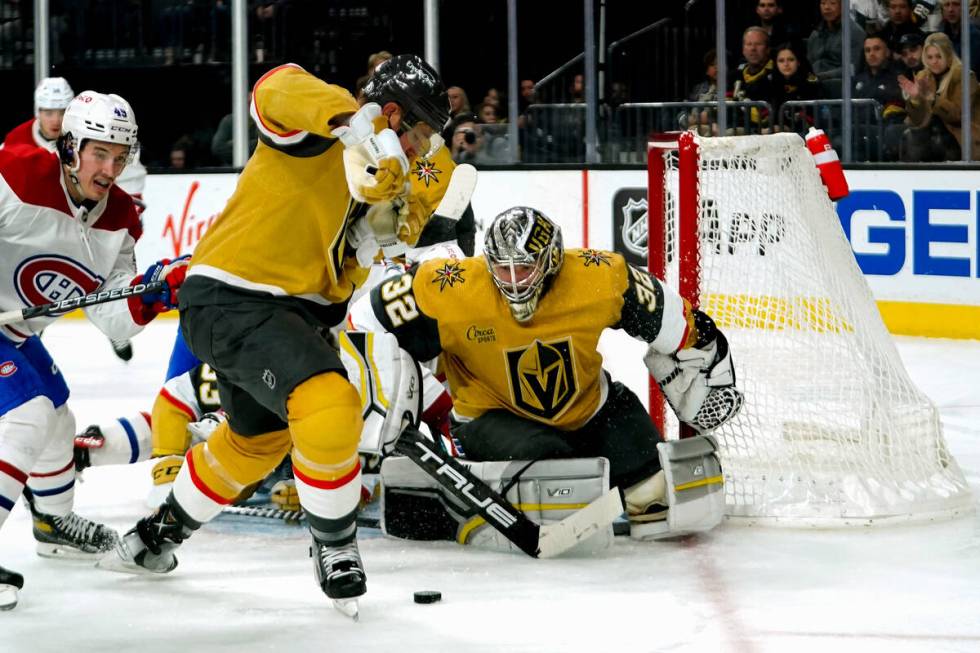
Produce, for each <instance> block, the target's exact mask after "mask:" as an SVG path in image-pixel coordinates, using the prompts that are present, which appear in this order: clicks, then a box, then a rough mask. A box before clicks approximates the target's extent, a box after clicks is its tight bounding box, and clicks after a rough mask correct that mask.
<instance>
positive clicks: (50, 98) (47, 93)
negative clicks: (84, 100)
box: [34, 77, 75, 116]
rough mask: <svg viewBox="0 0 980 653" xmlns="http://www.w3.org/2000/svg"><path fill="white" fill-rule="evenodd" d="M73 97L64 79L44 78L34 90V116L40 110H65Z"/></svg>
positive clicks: (72, 92) (73, 94) (73, 93)
mask: <svg viewBox="0 0 980 653" xmlns="http://www.w3.org/2000/svg"><path fill="white" fill-rule="evenodd" d="M74 97H75V92H74V91H73V90H71V86H69V85H68V81H67V80H66V79H65V78H64V77H45V78H44V79H42V80H41V81H40V82H38V85H37V88H36V89H34V115H35V116H36V115H37V114H38V113H40V111H41V109H67V108H68V104H69V103H71V101H72V99H73V98H74Z"/></svg>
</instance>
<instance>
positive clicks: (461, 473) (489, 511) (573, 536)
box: [395, 426, 623, 558]
mask: <svg viewBox="0 0 980 653" xmlns="http://www.w3.org/2000/svg"><path fill="white" fill-rule="evenodd" d="M395 451H396V452H397V453H400V454H402V455H404V456H407V457H408V458H410V459H411V460H412V461H413V462H414V463H415V464H416V465H418V466H419V467H420V468H421V469H422V471H424V472H425V473H426V474H428V475H429V476H431V477H432V478H433V479H434V480H435V481H436V482H437V483H439V485H441V486H442V487H443V488H444V489H445V490H446V491H447V492H449V494H451V495H452V496H453V497H455V498H456V499H457V500H459V501H460V502H462V503H463V504H465V505H466V506H468V507H469V508H471V509H473V510H475V511H476V512H477V513H478V514H479V515H480V516H481V517H483V518H484V519H485V520H486V521H487V523H488V524H490V525H491V526H493V527H494V528H496V529H497V530H498V531H500V533H501V534H502V535H503V536H504V537H506V538H507V539H508V540H510V541H511V542H513V543H514V544H515V545H516V546H517V547H518V548H519V549H520V550H521V551H523V552H524V553H526V554H528V555H529V556H531V557H532V558H551V557H554V556H556V555H560V554H561V553H564V552H565V551H568V550H569V549H571V548H572V547H573V546H575V545H576V544H578V543H579V542H581V541H582V540H584V539H586V538H588V537H590V536H592V535H594V534H595V533H597V532H599V531H600V530H602V529H603V528H606V527H608V526H609V525H610V524H611V523H612V522H613V521H614V520H615V519H616V518H617V517H619V516H620V515H621V514H622V513H623V502H622V500H621V499H620V497H619V490H618V489H616V488H613V489H611V490H609V491H607V492H606V493H605V494H604V495H602V496H601V497H599V498H598V499H596V500H595V501H593V502H592V503H590V504H589V505H588V506H586V507H585V508H582V509H581V510H579V511H577V512H576V513H575V514H573V515H570V516H568V517H566V518H565V519H563V520H561V521H560V522H558V523H556V524H546V525H544V526H542V525H540V524H536V523H534V522H533V521H531V520H530V519H528V518H527V516H526V515H525V514H524V513H523V512H521V511H520V510H517V509H516V508H514V506H512V505H511V504H510V502H509V501H507V499H505V498H504V497H502V496H500V494H498V493H497V492H495V491H494V490H493V489H492V488H490V487H489V486H488V485H487V484H486V483H484V482H483V480H482V479H480V478H478V477H476V476H475V475H474V474H473V473H472V472H470V470H469V469H468V468H467V467H466V465H464V464H462V463H461V462H459V461H458V460H456V459H455V458H453V457H451V456H447V455H446V454H445V453H443V452H442V451H440V450H439V449H438V447H437V446H436V445H435V443H433V442H432V441H431V440H429V439H428V438H426V437H425V436H424V435H422V433H420V432H419V430H418V429H417V428H415V427H412V426H410V427H408V428H406V429H405V431H404V432H403V433H402V435H401V437H399V438H398V441H397V442H396V443H395Z"/></svg>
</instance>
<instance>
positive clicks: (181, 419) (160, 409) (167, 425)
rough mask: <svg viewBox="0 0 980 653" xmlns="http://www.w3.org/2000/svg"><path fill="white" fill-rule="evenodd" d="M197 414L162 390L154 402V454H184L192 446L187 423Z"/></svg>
mask: <svg viewBox="0 0 980 653" xmlns="http://www.w3.org/2000/svg"><path fill="white" fill-rule="evenodd" d="M195 419H196V418H195V416H194V415H193V413H192V412H191V411H190V409H189V408H187V407H186V406H180V405H178V404H177V403H175V402H174V401H173V400H171V399H170V398H169V397H168V395H166V394H164V393H163V392H161V393H160V394H158V395H157V398H156V400H155V401H154V402H153V455H154V456H155V457H156V456H174V455H176V456H182V455H184V452H186V451H187V449H188V448H189V447H190V446H191V441H190V434H189V433H188V432H187V424H188V423H190V422H193V421H194V420H195Z"/></svg>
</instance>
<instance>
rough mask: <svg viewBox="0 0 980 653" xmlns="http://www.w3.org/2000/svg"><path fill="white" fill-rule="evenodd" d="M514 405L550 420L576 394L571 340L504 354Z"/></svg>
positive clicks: (535, 343)
mask: <svg viewBox="0 0 980 653" xmlns="http://www.w3.org/2000/svg"><path fill="white" fill-rule="evenodd" d="M505 355H506V358H507V375H508V378H509V380H510V391H511V396H512V397H513V400H514V405H515V406H516V407H517V408H518V409H520V410H522V411H524V412H526V413H528V414H530V415H534V416H535V417H539V418H542V419H548V420H552V419H555V418H557V417H558V416H559V415H561V414H562V413H564V412H565V410H566V409H567V408H568V407H569V406H571V405H572V400H573V399H574V398H575V396H576V395H577V394H578V384H577V383H576V380H575V361H574V360H573V359H572V341H571V338H565V339H563V340H555V341H552V342H541V341H540V340H535V341H534V343H533V344H531V346H529V347H521V348H519V349H511V350H510V351H508V352H505Z"/></svg>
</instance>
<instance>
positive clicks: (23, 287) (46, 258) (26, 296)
mask: <svg viewBox="0 0 980 653" xmlns="http://www.w3.org/2000/svg"><path fill="white" fill-rule="evenodd" d="M103 281H105V280H104V279H103V278H102V277H100V276H99V275H97V274H95V273H94V272H92V271H91V270H89V269H88V268H86V267H85V266H84V265H82V264H81V263H79V262H78V261H75V260H74V259H70V258H68V257H66V256H56V255H54V254H48V255H43V254H42V255H40V256H32V257H31V258H28V259H25V260H24V261H23V262H22V263H21V264H20V265H18V266H17V269H16V270H14V287H15V288H16V290H17V295H18V296H19V297H20V299H21V301H23V302H24V304H25V305H27V306H40V305H41V304H49V303H52V302H60V301H64V300H66V299H74V298H76V297H84V296H85V295H88V294H89V293H92V292H95V290H96V289H98V287H99V286H101V285H102V282H103Z"/></svg>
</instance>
